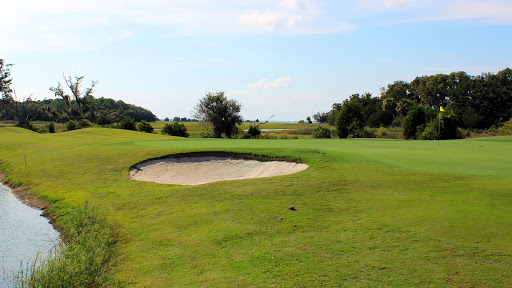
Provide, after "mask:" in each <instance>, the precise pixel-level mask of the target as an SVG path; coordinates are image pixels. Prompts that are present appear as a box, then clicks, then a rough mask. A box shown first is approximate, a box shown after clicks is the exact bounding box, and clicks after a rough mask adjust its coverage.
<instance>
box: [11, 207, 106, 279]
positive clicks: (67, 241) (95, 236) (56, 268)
mask: <svg viewBox="0 0 512 288" xmlns="http://www.w3.org/2000/svg"><path fill="white" fill-rule="evenodd" d="M65 227H66V228H67V229H66V230H65V231H64V243H62V244H59V245H58V246H56V247H55V248H54V249H53V250H52V252H51V253H50V254H51V255H50V257H49V258H46V259H38V260H36V261H34V262H33V263H32V264H31V265H29V266H28V267H26V268H25V269H22V271H21V272H19V274H18V275H16V276H15V286H16V287H20V288H25V287H27V288H28V287H30V288H36V287H37V288H43V287H106V286H109V285H110V284H112V283H111V280H110V279H109V272H110V269H111V267H112V257H113V254H114V244H115V229H114V228H113V225H112V224H110V223H109V221H108V220H107V218H106V217H105V215H104V214H102V213H100V212H98V209H95V208H94V207H91V205H88V204H87V203H85V204H84V205H81V206H79V207H78V208H76V209H75V210H74V211H72V213H71V215H70V217H69V223H68V224H67V225H66V226H65Z"/></svg>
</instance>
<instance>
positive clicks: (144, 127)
mask: <svg viewBox="0 0 512 288" xmlns="http://www.w3.org/2000/svg"><path fill="white" fill-rule="evenodd" d="M137 130H138V131H140V132H146V133H153V126H151V124H149V123H148V122H146V121H144V120H142V121H140V122H139V123H138V124H137Z"/></svg>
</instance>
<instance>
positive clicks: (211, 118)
mask: <svg viewBox="0 0 512 288" xmlns="http://www.w3.org/2000/svg"><path fill="white" fill-rule="evenodd" d="M241 109H242V105H241V104H240V103H239V102H238V101H236V100H233V99H231V100H229V99H228V98H227V97H226V96H225V95H224V92H218V93H206V96H205V97H203V98H202V99H200V100H199V103H198V104H197V105H196V106H195V107H194V110H193V111H192V114H193V117H195V118H197V119H199V120H201V121H205V122H209V123H211V124H212V126H213V135H214V137H215V138H220V137H222V134H224V135H225V136H226V137H227V138H231V135H232V134H233V133H236V131H235V130H236V124H241V123H242V122H243V119H242V115H240V110H241Z"/></svg>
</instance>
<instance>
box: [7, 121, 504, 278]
mask: <svg viewBox="0 0 512 288" xmlns="http://www.w3.org/2000/svg"><path fill="white" fill-rule="evenodd" d="M0 137H1V139H2V142H1V143H0V161H1V162H3V163H4V164H5V165H4V166H5V167H7V168H5V169H7V170H8V171H7V172H8V173H9V176H10V177H12V179H20V181H21V183H22V184H23V185H26V186H30V187H31V190H32V191H34V192H35V193H37V194H38V195H40V197H43V198H44V199H46V200H49V201H52V202H54V203H55V204H54V205H53V206H52V208H51V212H52V213H54V214H55V215H57V216H58V220H59V221H58V222H59V224H61V225H63V226H65V227H66V226H68V225H69V224H68V223H67V222H66V220H65V219H69V213H70V212H71V211H72V210H73V207H75V206H76V205H78V204H79V203H82V202H83V201H90V202H93V203H95V204H96V205H97V206H98V207H99V208H101V209H102V210H105V211H107V213H108V218H109V220H110V221H113V222H114V223H117V224H118V225H119V231H120V232H119V233H120V234H119V237H118V240H119V243H118V250H116V251H117V253H116V254H115V259H116V263H117V266H116V267H115V268H114V270H113V272H112V273H113V275H112V276H113V277H114V278H115V279H116V281H118V282H120V283H122V284H124V285H126V286H133V287H269V286H271V285H274V287H295V286H300V287H340V286H341V287H411V286H413V287H417V286H421V287H454V286H455V287H482V286H486V287H509V286H511V285H512V279H511V278H510V277H509V270H510V266H511V265H512V257H511V256H512V240H511V239H510V235H511V234H512V214H511V213H510V211H512V193H511V190H510V187H512V180H511V178H510V175H512V149H510V148H511V146H512V137H510V136H505V137H493V138H479V139H466V140H451V141H441V142H440V145H439V146H438V143H437V141H404V140H387V139H304V140H301V139H298V140H249V139H245V140H242V139H240V140H233V139H231V140H230V139H180V138H175V137H169V136H162V135H155V134H145V133H138V132H131V131H122V130H114V129H100V128H89V129H83V130H79V131H71V132H65V133H57V134H44V135H40V134H37V133H33V132H29V131H26V130H23V129H19V128H0ZM194 151H231V152H237V153H254V154H260V155H269V156H284V157H295V158H301V159H303V160H304V161H306V162H307V163H308V164H309V165H310V168H308V169H307V170H305V171H303V172H300V173H297V174H292V175H286V176H279V177H273V178H262V179H249V180H239V181H225V182H218V183H211V184H205V185H198V186H179V185H163V184H156V183H146V182H138V181H130V180H129V178H128V168H129V167H130V166H131V165H133V164H135V163H138V162H140V161H142V160H145V159H148V158H154V157H160V156H164V155H168V154H171V153H185V152H194ZM24 156H26V157H27V162H28V167H25V165H24ZM289 206H295V207H296V210H295V211H292V210H288V209H287V208H288V207H289Z"/></svg>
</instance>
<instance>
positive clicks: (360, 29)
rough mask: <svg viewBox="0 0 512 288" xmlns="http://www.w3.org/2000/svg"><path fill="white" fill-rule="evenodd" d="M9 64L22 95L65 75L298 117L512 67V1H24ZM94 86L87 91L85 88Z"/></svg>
mask: <svg viewBox="0 0 512 288" xmlns="http://www.w3.org/2000/svg"><path fill="white" fill-rule="evenodd" d="M2 11H3V12H4V13H3V15H2V17H0V24H1V25H2V26H1V27H2V30H3V31H2V37H1V38H0V58H3V59H5V61H6V62H8V63H13V64H14V66H13V67H12V76H13V81H14V85H13V86H14V88H15V89H16V92H17V95H18V97H19V98H23V97H27V96H29V95H30V94H33V97H35V98H37V99H44V98H53V95H52V93H51V91H49V89H48V88H49V87H50V86H55V85H57V82H59V81H61V82H63V79H62V75H63V73H64V74H66V75H74V74H76V75H79V76H80V75H84V76H86V79H85V81H86V82H87V83H85V84H86V85H85V86H88V84H89V83H90V81H93V80H97V81H98V82H99V83H98V85H97V86H96V89H95V93H94V95H95V96H96V97H102V96H103V97H108V98H113V99H116V100H123V101H125V102H127V103H133V104H136V105H139V106H142V107H145V108H148V109H150V110H151V111H153V112H154V113H155V114H156V115H157V116H158V117H160V118H164V117H167V116H168V117H171V118H172V117H174V116H180V117H189V116H190V111H191V110H192V108H193V106H194V105H195V104H196V103H197V102H198V100H199V99H200V98H202V97H203V96H204V95H205V93H206V92H217V91H224V92H225V93H226V95H227V96H228V97H229V98H234V99H237V100H238V101H240V102H241V103H242V104H243V106H244V108H243V111H242V115H243V116H244V118H245V119H252V120H254V119H256V118H259V119H267V118H268V117H270V116H272V115H276V116H275V117H274V118H273V120H289V121H297V120H300V119H305V118H306V117H307V116H311V115H312V114H313V113H315V112H318V111H328V110H329V109H330V106H331V104H332V103H335V102H341V101H342V100H344V99H346V98H348V97H349V96H350V95H351V94H354V93H364V92H371V93H373V94H374V95H376V96H378V95H379V92H380V88H381V87H383V86H386V85H387V84H389V83H392V82H393V81H395V80H405V81H412V80H413V79H414V77H416V76H421V75H431V74H437V73H450V72H452V71H461V70H462V71H466V72H468V73H469V74H471V75H478V74H480V73H482V72H493V73H495V72H498V71H500V70H502V69H504V68H506V67H512V53H511V52H510V51H511V50H510V47H512V1H508V0H487V1H476V0H444V1H438V0H430V1H427V0H352V1H327V0H323V1H322V0H282V1H281V0H275V1H270V0H245V1H234V0H224V1H215V0H209V1H207V0H175V1H173V0H167V1H164V0H128V1H123V0H112V1H109V0H103V1H100V0H89V1H64V0H47V1H34V0H17V1H9V3H7V4H2ZM85 86H84V88H85Z"/></svg>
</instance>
